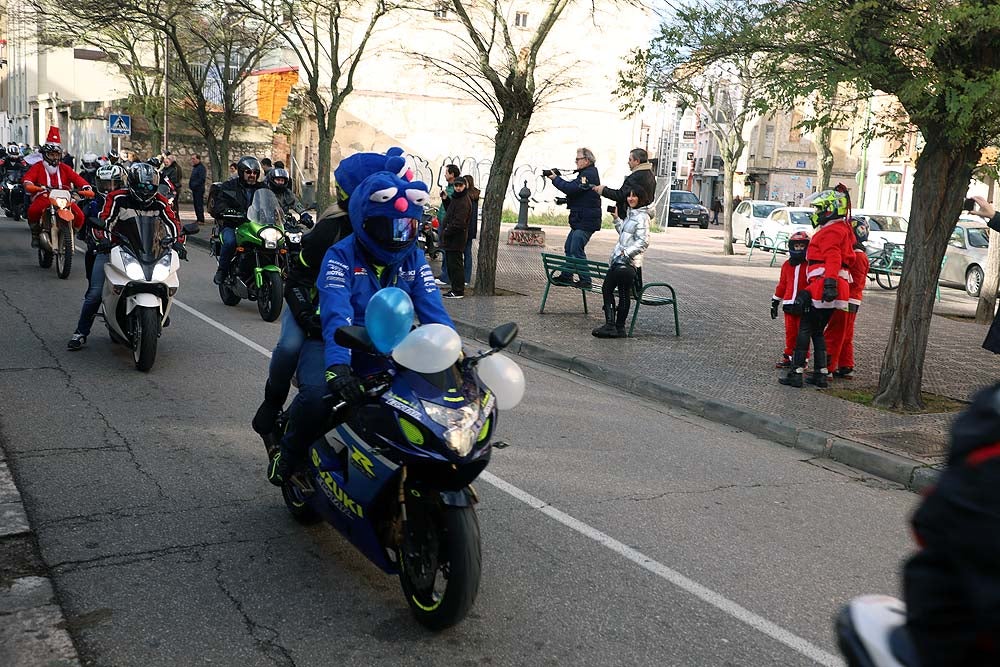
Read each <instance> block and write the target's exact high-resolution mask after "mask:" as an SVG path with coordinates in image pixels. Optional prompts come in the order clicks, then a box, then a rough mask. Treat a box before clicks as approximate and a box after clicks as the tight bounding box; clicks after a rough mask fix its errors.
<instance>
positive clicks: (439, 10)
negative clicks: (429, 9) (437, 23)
mask: <svg viewBox="0 0 1000 667" xmlns="http://www.w3.org/2000/svg"><path fill="white" fill-rule="evenodd" d="M448 6H449V3H447V2H439V3H437V6H436V7H435V8H434V18H436V19H446V18H448Z"/></svg>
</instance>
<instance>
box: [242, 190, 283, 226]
mask: <svg viewBox="0 0 1000 667" xmlns="http://www.w3.org/2000/svg"><path fill="white" fill-rule="evenodd" d="M283 218H284V215H283V214H282V212H281V204H279V203H278V198H277V197H275V196H274V193H273V192H271V190H269V189H268V188H259V189H258V190H257V191H256V192H254V194H253V201H252V202H251V203H250V208H248V209H247V219H249V220H253V221H254V222H256V223H257V224H258V225H276V224H278V220H281V219H283Z"/></svg>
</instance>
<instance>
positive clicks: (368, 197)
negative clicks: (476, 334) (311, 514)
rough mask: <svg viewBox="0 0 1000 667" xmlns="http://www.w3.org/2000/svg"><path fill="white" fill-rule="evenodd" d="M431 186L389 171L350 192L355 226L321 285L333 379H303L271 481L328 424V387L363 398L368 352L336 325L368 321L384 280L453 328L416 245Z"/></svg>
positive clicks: (336, 249)
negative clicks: (357, 351) (343, 342)
mask: <svg viewBox="0 0 1000 667" xmlns="http://www.w3.org/2000/svg"><path fill="white" fill-rule="evenodd" d="M427 199H428V190H427V186H426V185H425V184H423V183H421V182H419V181H412V182H411V181H408V180H406V178H405V176H404V177H400V176H399V175H397V174H394V173H392V172H388V171H383V172H378V173H375V174H372V175H371V176H368V177H367V178H365V179H364V180H363V181H362V182H361V183H360V184H359V185H358V186H357V188H355V190H354V192H352V193H351V198H350V203H349V206H348V212H349V214H350V219H351V227H352V228H353V230H354V233H353V234H351V235H350V236H348V237H347V238H345V239H343V240H341V241H340V242H338V243H337V244H335V245H333V246H332V247H331V248H330V249H329V250H328V251H327V252H326V256H325V257H324V258H323V263H322V264H321V267H320V273H319V278H318V279H317V281H316V287H317V288H318V289H319V306H320V308H319V309H320V318H321V322H322V329H323V340H324V342H325V363H326V376H325V380H326V384H325V385H321V384H318V383H313V382H310V383H306V384H304V383H303V382H302V378H301V377H300V378H299V394H298V396H296V397H295V400H294V401H292V405H291V407H290V408H289V421H288V429H287V430H286V432H285V436H284V437H283V438H282V440H281V447H280V450H279V452H278V453H277V454H276V456H275V458H274V459H272V461H271V465H270V467H269V469H268V479H269V480H270V481H271V483H272V484H276V485H281V484H283V483H284V482H285V481H287V479H288V477H289V475H290V474H291V473H292V471H293V470H294V469H295V467H296V466H297V465H298V463H299V462H300V461H301V459H302V457H303V455H304V454H305V452H306V450H307V448H308V445H309V443H310V442H312V441H313V440H314V439H316V438H317V437H319V436H320V435H322V429H323V428H324V427H326V426H327V424H326V415H327V412H328V410H329V403H328V402H326V401H324V398H323V397H324V394H326V393H327V392H329V393H330V394H331V395H332V399H333V401H334V402H340V401H346V402H347V403H348V404H352V403H356V402H358V401H360V400H362V399H363V397H364V388H363V386H362V383H361V380H360V378H359V376H360V375H363V374H365V372H366V371H367V370H370V368H366V366H368V363H367V360H365V359H363V358H360V357H361V356H362V355H356V356H354V357H352V354H351V351H350V350H348V349H347V348H344V347H342V346H340V345H338V344H337V343H336V342H334V334H335V333H336V331H337V329H338V328H340V327H342V326H345V325H350V324H354V325H359V326H361V325H364V322H365V308H366V307H367V305H368V302H369V301H370V300H371V298H372V296H373V295H374V294H375V292H377V291H378V290H380V289H382V288H384V287H398V288H400V289H402V290H403V291H405V292H406V293H407V294H409V296H410V299H411V300H412V301H413V309H414V312H415V313H416V316H417V318H418V319H419V320H420V323H421V324H431V323H439V324H446V325H448V326H450V327H453V328H454V326H455V325H454V323H453V322H452V321H451V318H450V317H449V316H448V313H447V312H446V311H445V309H444V303H443V301H442V299H441V292H440V290H439V289H438V288H437V286H436V285H435V284H434V272H433V271H432V270H431V267H430V266H429V265H428V263H427V258H426V257H424V252H423V250H421V249H420V248H418V247H417V245H416V241H417V229H418V221H419V220H420V217H421V215H422V213H423V206H424V204H425V203H427Z"/></svg>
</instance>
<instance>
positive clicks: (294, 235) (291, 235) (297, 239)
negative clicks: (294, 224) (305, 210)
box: [285, 232, 302, 243]
mask: <svg viewBox="0 0 1000 667" xmlns="http://www.w3.org/2000/svg"><path fill="white" fill-rule="evenodd" d="M285 236H286V237H287V238H288V242H289V243H302V232H288V233H287V234H285Z"/></svg>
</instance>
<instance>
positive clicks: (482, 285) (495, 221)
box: [476, 111, 531, 296]
mask: <svg viewBox="0 0 1000 667" xmlns="http://www.w3.org/2000/svg"><path fill="white" fill-rule="evenodd" d="M530 121H531V113H530V112H528V113H527V114H525V113H523V112H517V111H512V112H508V113H507V114H506V115H505V116H504V118H503V120H502V121H501V122H500V125H499V126H498V127H497V134H496V140H495V147H494V150H493V165H492V166H491V167H490V180H489V182H488V183H487V184H486V192H485V193H484V194H483V213H482V215H483V224H482V230H481V231H480V234H479V254H478V257H477V258H476V294H480V295H487V296H493V295H494V294H496V279H497V251H498V249H499V247H500V216H501V214H502V213H503V202H504V199H505V198H506V196H507V188H508V187H509V185H510V177H511V174H513V173H514V161H515V160H516V159H517V153H518V151H519V150H520V149H521V144H522V143H523V142H524V137H525V135H526V134H527V133H528V123H529V122H530Z"/></svg>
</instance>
